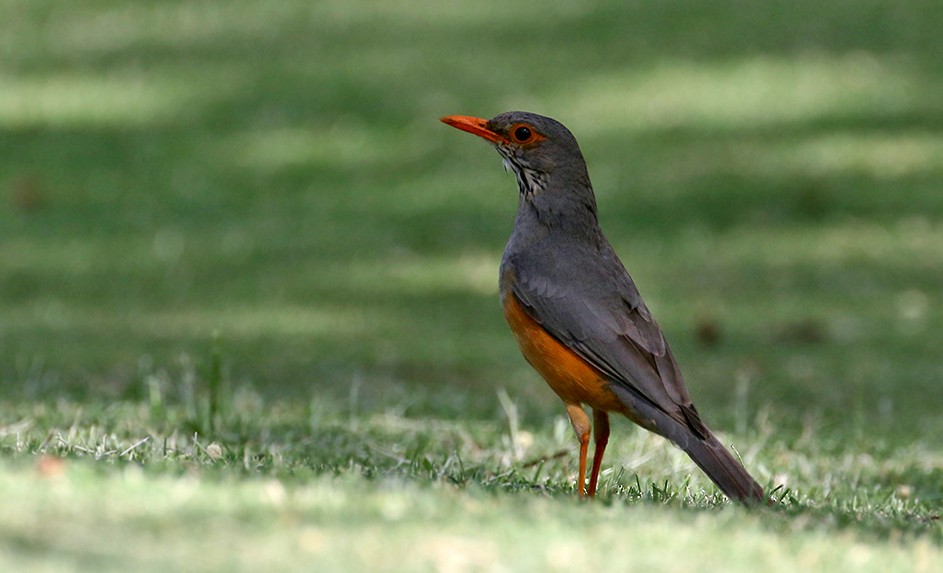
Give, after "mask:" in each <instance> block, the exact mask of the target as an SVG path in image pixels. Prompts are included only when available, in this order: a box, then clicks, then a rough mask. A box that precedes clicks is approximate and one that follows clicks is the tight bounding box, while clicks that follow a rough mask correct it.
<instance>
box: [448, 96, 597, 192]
mask: <svg viewBox="0 0 943 573" xmlns="http://www.w3.org/2000/svg"><path fill="white" fill-rule="evenodd" d="M442 121H443V122H445V123H447V124H449V125H451V126H453V127H457V128H458V129H461V130H463V131H467V132H469V133H473V134H475V135H477V136H479V137H482V138H484V139H487V140H488V141H490V142H491V143H493V144H494V146H495V148H497V150H498V153H500V154H501V156H502V157H503V158H504V165H505V167H506V168H508V170H510V171H513V172H514V174H515V175H516V176H517V181H518V185H519V187H520V190H521V194H522V195H523V196H525V197H532V196H535V195H539V194H541V193H543V192H544V191H547V190H548V188H553V189H555V190H556V189H557V188H559V190H564V189H565V190H568V191H569V192H570V193H577V194H581V193H582V192H584V191H588V192H589V193H590V194H592V189H591V187H590V185H589V176H588V175H587V173H586V163H585V161H584V160H583V154H582V152H580V146H579V144H577V143H576V138H575V137H573V134H572V133H570V130H569V129H567V128H566V127H565V126H564V125H563V124H562V123H560V122H559V121H557V120H555V119H551V118H549V117H544V116H542V115H537V114H536V113H530V112H526V111H509V112H505V113H502V114H500V115H496V116H495V117H493V118H491V119H489V120H484V119H481V118H477V117H469V116H461V115H452V116H448V117H443V118H442Z"/></svg>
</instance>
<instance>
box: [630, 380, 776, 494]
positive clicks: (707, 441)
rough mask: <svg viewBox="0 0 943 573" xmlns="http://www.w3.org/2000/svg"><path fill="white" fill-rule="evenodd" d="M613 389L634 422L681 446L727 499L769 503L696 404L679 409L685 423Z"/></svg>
mask: <svg viewBox="0 0 943 573" xmlns="http://www.w3.org/2000/svg"><path fill="white" fill-rule="evenodd" d="M612 389H613V390H614V391H615V393H616V395H617V396H619V399H620V400H621V402H622V403H623V404H625V405H626V411H625V412H624V413H625V414H626V416H628V417H629V419H630V420H632V421H634V422H635V423H636V424H639V425H640V426H642V427H643V428H646V429H648V430H650V431H652V432H655V433H656V434H660V435H662V436H664V437H666V438H668V439H669V440H671V441H672V442H674V443H675V444H677V445H678V447H680V448H681V449H682V450H684V451H685V452H686V453H687V454H688V455H689V456H691V459H692V460H694V463H696V464H697V465H698V467H700V468H701V469H702V470H704V473H705V474H707V477H709V478H711V481H713V482H714V483H715V484H717V487H719V488H720V491H722V492H724V494H725V495H726V496H727V497H729V498H730V499H732V500H735V501H739V502H740V503H743V504H747V505H752V504H756V503H760V504H763V503H769V500H768V498H767V497H766V494H765V493H764V492H763V488H762V487H760V484H758V483H756V480H755V479H753V476H751V475H750V473H749V472H747V470H746V469H744V467H743V465H741V464H740V462H738V461H737V459H736V458H734V457H733V456H732V455H731V454H730V452H729V451H727V448H725V447H724V445H723V444H721V443H720V441H719V440H718V439H717V438H716V437H714V434H713V432H711V431H710V429H709V428H708V427H707V426H706V425H705V424H704V423H703V422H702V421H701V419H700V416H699V415H698V413H697V410H696V409H695V408H694V406H693V405H692V404H688V405H687V406H685V407H680V408H679V409H680V414H681V416H680V417H683V419H684V422H682V421H680V420H679V419H677V418H674V417H672V416H669V415H668V414H667V413H666V412H665V411H664V410H662V409H661V408H658V407H657V406H655V405H654V404H653V403H652V402H650V401H648V400H646V399H643V398H640V397H639V396H638V395H637V394H636V393H635V392H633V391H631V390H630V389H629V388H628V387H626V386H622V385H615V384H614V385H613V386H612Z"/></svg>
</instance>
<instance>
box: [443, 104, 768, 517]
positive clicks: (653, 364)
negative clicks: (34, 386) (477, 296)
mask: <svg viewBox="0 0 943 573" xmlns="http://www.w3.org/2000/svg"><path fill="white" fill-rule="evenodd" d="M440 121H442V122H444V123H446V124H448V125H450V126H452V127H455V128H458V129H460V130H462V131H466V132H468V133H471V134H473V135H477V136H478V137H481V138H483V139H485V140H487V141H488V142H490V143H491V144H492V145H493V146H494V147H495V148H496V149H497V151H498V153H499V154H500V156H501V157H502V158H503V160H504V165H505V168H506V169H507V170H508V171H511V172H513V173H514V175H515V177H516V179H517V185H518V190H519V197H518V208H517V215H516V217H515V220H514V228H513V231H512V232H511V235H510V238H509V239H508V242H507V246H506V247H505V250H504V255H503V256H502V258H501V264H500V267H499V293H500V297H501V304H502V308H503V310H504V317H505V319H506V321H507V323H508V325H509V326H510V329H511V332H512V333H513V335H514V338H515V339H516V341H517V344H518V346H519V347H520V351H521V353H522V354H523V356H524V358H525V359H526V360H527V362H528V363H530V365H531V366H532V367H533V368H534V369H535V370H536V371H537V372H538V373H539V374H540V375H541V376H542V377H543V379H544V380H545V381H546V382H547V384H548V385H549V386H550V388H551V389H552V390H553V392H555V393H556V395H557V396H558V397H559V398H560V399H561V400H562V401H563V404H564V407H565V409H566V413H567V417H568V418H569V421H570V424H571V426H572V427H573V431H574V432H575V433H576V436H577V438H578V440H579V447H580V451H579V473H578V478H577V479H578V481H577V492H578V494H579V497H590V498H591V497H593V496H595V494H596V489H597V485H598V481H599V472H600V468H601V466H602V459H603V454H604V453H605V450H606V446H607V444H608V442H609V433H610V424H609V414H610V413H616V414H622V415H623V416H625V417H626V418H628V419H629V420H631V421H632V422H634V423H635V424H638V425H639V426H641V427H642V428H645V429H646V430H649V431H651V432H654V433H655V434H658V435H660V436H663V437H665V438H667V439H668V440H670V441H671V442H673V443H674V444H676V445H677V446H679V447H680V448H681V449H682V450H684V451H685V452H686V453H687V454H688V456H690V458H691V459H692V460H693V461H694V463H695V464H697V465H698V466H699V467H700V468H701V470H703V471H704V473H705V474H706V475H707V476H708V477H709V478H710V479H711V480H712V481H713V482H714V483H715V484H716V485H717V487H718V488H719V489H720V490H721V491H722V492H723V493H724V494H725V495H726V496H727V497H728V498H730V499H732V500H735V501H738V502H741V503H743V504H746V505H752V504H755V503H761V502H764V501H766V502H768V500H767V498H766V496H765V494H764V491H763V488H762V487H761V486H760V485H759V484H758V483H757V481H756V480H755V479H754V478H753V477H752V476H751V475H750V473H749V472H748V471H747V470H746V469H745V468H744V467H743V465H742V464H741V463H740V462H739V461H738V460H737V459H736V458H735V457H734V456H733V455H732V454H731V453H730V452H729V451H728V450H727V448H725V447H724V445H723V444H722V443H721V442H720V441H719V440H718V439H717V437H716V436H715V435H714V433H713V432H711V430H710V429H709V428H708V427H707V425H706V424H705V423H704V421H703V420H702V419H701V415H700V414H699V413H698V411H697V409H696V408H695V406H694V403H693V402H692V401H691V397H690V395H689V393H688V390H687V387H686V386H685V382H684V378H683V376H682V373H681V369H680V367H679V365H678V363H677V361H676V360H675V357H674V355H673V354H672V352H671V348H670V347H669V346H668V342H667V340H666V338H665V335H664V333H663V332H662V330H661V328H660V327H659V326H658V324H657V323H656V322H655V319H654V318H653V317H652V314H651V312H650V311H649V309H648V307H647V306H646V305H645V303H644V302H643V300H642V297H641V295H640V293H639V290H638V288H637V287H636V284H635V282H634V281H633V280H632V278H631V277H630V276H629V273H628V272H627V271H626V269H625V266H624V264H623V263H622V261H621V259H620V258H619V256H618V255H617V254H616V251H615V250H614V249H613V247H612V245H611V244H610V242H609V240H608V239H607V238H606V236H605V235H604V234H603V231H602V228H601V227H600V225H599V219H598V210H597V204H596V196H595V193H594V192H593V187H592V184H591V182H590V178H589V173H588V171H587V167H586V162H585V160H584V158H583V153H582V151H580V147H579V144H578V143H577V141H576V138H575V137H574V136H573V134H572V133H571V132H570V130H569V129H567V128H566V127H565V126H564V125H563V124H562V123H560V122H558V121H556V120H554V119H551V118H549V117H545V116H542V115H538V114H535V113H530V112H523V111H510V112H505V113H502V114H500V115H497V116H495V117H493V118H491V119H482V118H479V117H473V116H466V115H450V116H446V117H442V118H440ZM585 407H588V408H589V409H590V410H591V411H592V422H591V421H590V417H589V415H588V414H587V413H586V410H585ZM591 432H592V434H593V441H594V446H595V447H594V453H593V465H592V470H591V472H590V476H589V485H588V487H587V486H586V458H587V454H588V448H589V441H590V433H591ZM584 488H585V489H584Z"/></svg>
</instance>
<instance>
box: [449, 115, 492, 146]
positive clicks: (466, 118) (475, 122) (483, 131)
mask: <svg viewBox="0 0 943 573" xmlns="http://www.w3.org/2000/svg"><path fill="white" fill-rule="evenodd" d="M439 121H441V122H442V123H447V124H449V125H451V126H452V127H455V128H458V129H461V130H462V131H467V132H468V133H472V134H475V135H477V136H478V137H483V138H485V139H487V140H488V141H491V142H493V143H504V142H506V141H507V140H506V139H504V137H502V136H501V135H498V134H497V133H495V132H493V131H491V130H490V129H488V120H487V119H481V118H480V117H472V116H470V115H448V116H445V117H443V118H441V119H440V120H439Z"/></svg>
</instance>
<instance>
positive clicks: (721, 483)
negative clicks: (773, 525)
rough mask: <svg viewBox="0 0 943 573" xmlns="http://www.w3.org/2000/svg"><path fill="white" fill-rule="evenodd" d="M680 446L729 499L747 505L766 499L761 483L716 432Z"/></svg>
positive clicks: (762, 501)
mask: <svg viewBox="0 0 943 573" xmlns="http://www.w3.org/2000/svg"><path fill="white" fill-rule="evenodd" d="M679 445H681V447H682V448H683V449H684V451H685V452H686V453H687V454H688V455H689V456H691V459H692V460H694V463H696V464H697V465H698V467H699V468H701V469H702V470H704V473H705V474H707V477H709V478H711V481H713V482H714V483H715V484H717V487H719V488H720V491H722V492H724V494H725V495H726V496H727V497H729V498H730V499H733V500H736V501H739V502H742V503H747V504H750V503H764V502H766V494H765V493H764V491H763V488H762V487H760V484H758V483H756V480H755V479H753V476H751V475H750V474H749V472H747V470H746V469H745V468H744V467H743V465H742V464H740V462H739V461H737V459H736V458H734V457H733V455H731V453H730V452H729V451H728V450H727V448H725V447H724V445H723V444H721V443H720V442H719V441H718V440H717V438H715V437H714V436H713V435H711V436H708V437H707V439H704V440H698V439H693V440H687V443H685V444H679Z"/></svg>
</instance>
